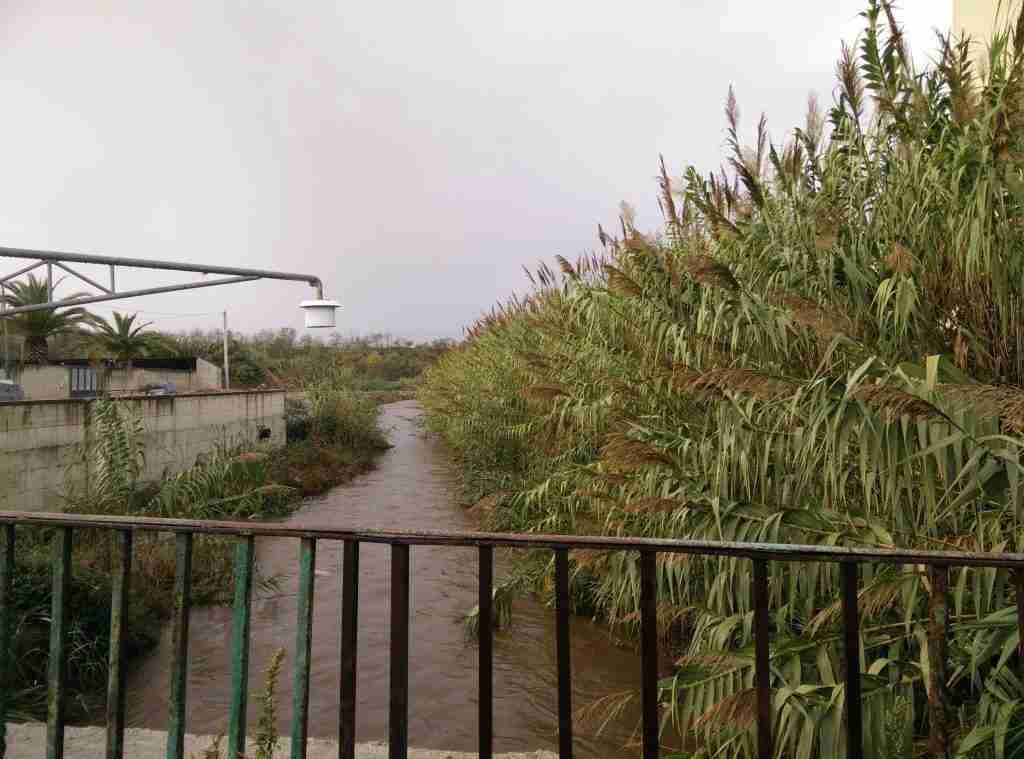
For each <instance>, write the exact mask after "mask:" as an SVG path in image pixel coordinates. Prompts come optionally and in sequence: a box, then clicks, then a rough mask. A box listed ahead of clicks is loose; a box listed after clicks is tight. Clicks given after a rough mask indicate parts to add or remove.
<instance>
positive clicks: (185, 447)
mask: <svg viewBox="0 0 1024 759" xmlns="http://www.w3.org/2000/svg"><path fill="white" fill-rule="evenodd" d="M284 397H285V394H284V392H283V391H277V390H270V391H265V390H257V391H246V392H238V393H225V392H220V393H209V394H196V395H178V396H164V397H155V398H140V397H132V398H126V399H124V402H125V403H130V404H131V405H132V406H133V408H135V410H136V411H137V412H138V413H139V414H140V415H141V416H142V420H143V424H144V426H145V444H146V470H145V478H146V479H149V480H158V479H160V478H162V477H164V476H167V475H169V474H173V473H176V472H179V471H181V470H182V469H185V468H187V467H189V466H191V465H192V464H194V463H195V461H196V458H197V457H198V456H200V455H202V454H204V453H207V452H209V451H210V450H212V449H214V448H215V447H216V446H217V445H218V444H219V443H221V442H228V443H233V442H240V441H243V440H244V441H253V442H255V443H256V444H257V445H258V446H265V447H273V446H279V445H283V444H284V442H285V425H284ZM92 403H94V401H84V400H73V399H70V398H69V399H61V400H53V401H18V402H13V403H0V509H6V510H18V511H45V510H60V509H61V507H62V499H61V494H62V493H63V492H64V490H65V486H66V484H68V483H71V484H74V483H76V482H79V478H80V476H81V475H80V473H78V472H76V470H74V469H73V468H69V467H71V465H72V463H73V462H74V461H75V459H76V453H77V452H78V451H79V450H80V448H81V445H82V444H83V443H85V442H86V441H87V440H88V439H89V435H90V424H89V407H90V406H91V405H92ZM263 430H269V437H267V438H266V439H264V440H260V439H259V438H260V433H261V431H263Z"/></svg>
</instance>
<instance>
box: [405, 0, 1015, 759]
mask: <svg viewBox="0 0 1024 759" xmlns="http://www.w3.org/2000/svg"><path fill="white" fill-rule="evenodd" d="M863 17H864V24H865V26H864V32H863V34H862V36H861V38H860V40H859V41H858V43H857V44H856V45H855V46H844V47H843V48H842V50H841V54H840V58H839V62H838V64H837V68H836V71H837V82H836V90H835V93H836V95H835V101H834V103H833V104H832V105H831V107H830V108H828V109H827V110H823V109H822V108H821V107H820V106H819V105H818V103H817V101H816V100H815V99H813V98H812V99H811V100H810V102H809V105H808V110H807V116H806V120H805V122H804V124H802V125H801V126H800V127H799V128H797V129H795V130H793V131H792V132H791V134H790V135H789V137H788V138H787V139H786V140H785V141H783V142H781V143H776V142H775V141H774V140H773V139H772V138H771V137H770V135H769V132H768V128H767V122H766V119H765V118H764V117H763V116H762V117H761V118H760V119H759V120H758V121H757V122H756V125H755V130H754V135H755V137H754V141H753V143H752V144H749V145H748V144H744V143H743V141H742V140H741V139H740V136H739V135H740V133H741V125H742V120H741V116H740V109H739V106H738V103H737V99H736V97H735V96H734V94H733V92H732V91H731V90H730V92H729V95H728V98H727V100H726V106H725V118H726V135H727V144H728V149H729V156H728V160H727V162H726V164H725V165H724V166H723V167H722V169H721V170H719V171H716V172H714V173H712V174H709V175H702V174H700V173H699V172H698V171H697V170H696V169H694V168H692V167H691V168H685V169H684V170H683V171H682V172H680V173H673V172H670V171H669V170H668V167H667V166H666V164H665V163H664V161H662V164H661V166H660V177H659V187H658V190H659V200H660V205H661V208H662V211H663V213H664V217H665V224H664V228H663V229H662V230H660V231H659V232H658V233H656V234H645V233H643V232H641V231H640V230H639V229H637V228H636V226H635V223H634V221H633V218H632V214H631V213H630V212H629V210H628V208H627V209H624V213H623V215H622V218H621V226H620V229H619V230H617V231H616V232H615V233H610V232H608V231H606V230H604V229H600V228H599V237H600V241H601V245H602V249H601V252H600V253H598V254H596V255H591V256H586V257H584V258H581V259H580V260H578V261H569V260H566V259H564V258H558V259H557V266H556V267H549V266H547V265H542V266H541V267H540V268H539V269H538V271H537V272H536V273H533V274H531V280H532V283H533V286H534V289H533V291H532V293H531V294H530V295H529V296H528V297H525V298H518V299H513V300H511V301H509V302H508V303H505V304H502V305H501V306H499V307H496V308H495V310H494V311H493V312H492V313H491V314H489V315H488V316H487V317H485V318H483V319H482V320H480V321H479V322H478V323H476V324H475V325H473V326H472V327H471V328H470V330H469V331H468V334H467V339H466V340H465V342H464V343H463V344H462V345H461V346H460V347H458V348H457V349H454V350H452V351H450V352H449V353H448V354H447V355H445V356H443V357H442V358H441V359H440V361H439V362H438V364H437V365H436V366H435V367H434V368H433V369H431V370H430V371H429V372H428V373H427V375H426V378H425V381H424V384H423V387H422V389H421V394H420V397H421V399H422V401H423V403H424V404H425V405H426V407H427V409H428V412H429V423H430V425H431V426H432V428H433V429H435V430H436V431H438V432H439V433H440V434H442V435H443V436H444V437H445V438H446V439H447V440H448V442H449V443H450V444H451V445H452V447H453V448H454V449H455V451H456V452H457V453H458V455H459V457H460V459H461V461H462V463H463V465H464V469H465V471H466V474H467V483H468V484H469V485H470V486H471V487H472V488H473V489H474V491H475V494H476V495H478V496H479V495H485V494H491V495H492V496H494V500H495V505H494V507H493V508H492V509H491V510H490V521H491V522H492V523H493V526H494V527H496V528H499V529H515V530H524V531H543V532H560V533H591V534H594V533H597V534H606V535H630V536H649V537H671V538H689V539H702V540H727V541H762V542H773V543H805V544H806V543H810V544H818V545H825V546H855V547H882V548H896V547H901V548H921V549H944V550H969V551H988V552H1003V551H1021V550H1024V478H1022V474H1024V469H1022V466H1021V453H1022V447H1024V391H1022V390H1021V386H1022V385H1024V318H1022V306H1024V16H1022V17H1021V20H1019V21H1018V22H1017V24H1016V25H1015V26H1014V27H1013V28H1011V29H1008V30H1006V31H1004V32H1002V33H1000V34H998V35H997V36H996V38H995V40H994V41H993V42H992V44H991V46H990V47H988V48H986V49H985V50H984V51H982V50H981V48H980V47H979V44H978V43H974V42H972V41H970V40H962V39H957V38H953V37H941V38H940V39H939V41H938V51H937V54H936V62H935V64H934V65H931V66H928V67H925V68H919V67H917V66H916V65H915V63H914V61H912V60H911V58H910V55H909V53H908V52H907V49H906V42H905V39H904V36H903V31H902V29H901V27H900V26H899V24H898V22H897V19H896V17H895V13H894V11H893V8H892V4H891V3H890V2H888V1H887V0H869V2H868V4H867V8H866V10H865V12H864V14H863ZM574 559H575V580H576V581H575V582H574V587H575V588H579V589H580V592H581V593H585V594H586V595H587V606H588V607H589V608H593V609H594V612H595V614H596V615H598V616H600V617H602V618H603V619H605V620H606V621H607V622H609V623H610V624H612V625H614V626H616V627H617V628H620V629H622V630H625V631H627V632H629V631H635V627H636V625H637V620H638V618H639V615H638V609H639V581H638V577H639V572H638V567H637V559H636V557H635V556H630V555H608V554H600V553H577V554H576V555H575V557H574ZM657 577H658V591H659V598H660V603H659V609H658V618H659V626H660V628H661V634H662V637H663V639H664V642H665V644H666V645H667V646H669V647H670V648H671V650H672V651H673V652H674V654H675V656H674V662H675V664H674V666H673V667H672V668H671V670H670V671H666V672H665V677H664V678H663V679H662V681H661V684H660V689H659V690H660V693H661V710H662V715H663V718H664V724H665V725H666V726H671V727H672V730H669V731H667V732H666V733H665V740H666V742H669V741H671V742H673V745H674V747H675V748H677V749H678V750H679V751H680V752H681V753H682V754H683V755H685V756H692V757H710V756H715V757H737V758H741V757H742V758H745V757H753V756H755V733H754V713H755V712H754V709H753V704H754V692H753V689H752V686H753V640H752V614H753V611H752V603H753V599H752V597H751V584H750V571H749V562H746V561H743V560H738V559H725V558H717V557H712V558H697V557H677V556H661V557H659V561H658V573H657ZM860 579H861V591H860V597H859V602H860V607H861V608H860V611H861V616H862V620H863V627H862V630H861V644H862V647H863V651H864V654H863V656H864V673H863V682H864V694H863V699H864V701H863V707H864V712H865V719H866V727H865V740H866V744H867V749H866V750H867V755H869V756H885V757H905V756H911V755H912V753H914V752H916V751H918V750H923V749H924V748H927V749H928V750H929V751H931V752H932V754H934V755H942V756H950V755H953V754H954V753H956V754H958V755H960V756H970V757H1001V756H1005V755H1007V752H1009V751H1012V750H1017V749H1019V747H1020V746H1021V745H1022V737H1024V707H1022V705H1024V681H1022V679H1021V677H1020V675H1019V672H1020V667H1021V666H1022V665H1024V661H1022V659H1021V656H1020V654H1019V653H1018V644H1019V641H1018V635H1017V627H1016V621H1015V607H1014V603H1015V599H1014V594H1013V592H1012V589H1011V588H1010V585H1009V583H1008V581H1007V578H1006V577H1005V575H1002V574H999V573H997V572H995V571H993V570H987V569H955V570H952V571H951V573H950V588H951V599H950V605H949V607H948V610H946V607H945V606H944V605H941V604H936V603H931V602H932V601H933V600H934V596H933V587H932V584H931V582H930V578H929V577H928V575H927V573H926V572H925V570H924V568H923V567H918V566H898V567H884V566H864V567H863V568H862V570H861V578H860ZM769 588H770V599H769V600H770V603H771V608H772V610H773V619H772V628H773V629H772V647H771V663H772V674H771V686H772V689H773V712H774V727H775V734H776V755H777V756H779V757H791V756H792V757H831V756H842V755H843V752H844V751H845V728H844V726H843V720H844V716H843V706H844V699H845V697H846V695H845V690H844V687H843V677H842V672H843V668H844V666H845V662H844V657H843V655H842V649H841V645H840V641H841V634H842V630H841V627H840V619H839V617H840V614H839V611H840V610H839V606H838V603H837V601H836V597H837V588H838V576H837V570H836V569H835V568H834V567H829V566H819V565H813V564H783V563H775V564H773V565H772V567H771V576H770V583H769ZM936 615H941V618H937V617H936ZM936 623H939V627H938V628H936V626H935V625H936ZM943 627H944V628H945V629H946V630H948V650H949V664H948V668H947V669H946V670H945V671H944V673H942V674H943V677H942V678H941V680H942V682H941V684H940V685H939V686H938V690H937V691H936V689H935V688H934V687H932V686H930V685H929V684H928V682H929V677H928V675H929V672H930V668H931V667H933V666H935V662H934V660H933V659H930V658H929V654H928V651H929V642H930V638H929V630H931V631H933V633H934V630H936V629H942V628H943ZM932 645H934V643H932ZM930 691H931V692H930ZM671 736H674V737H671Z"/></svg>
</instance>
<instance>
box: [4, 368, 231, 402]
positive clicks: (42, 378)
mask: <svg viewBox="0 0 1024 759" xmlns="http://www.w3.org/2000/svg"><path fill="white" fill-rule="evenodd" d="M99 371H100V372H102V373H103V376H104V381H105V383H106V385H105V387H106V389H107V391H108V392H110V393H114V394H120V393H132V392H138V391H139V389H140V388H142V387H143V386H144V385H155V384H163V383H167V382H171V383H173V384H174V386H175V389H176V390H177V392H179V393H193V392H201V391H204V390H219V389H220V388H221V385H222V382H221V370H220V367H218V366H215V365H213V364H211V363H210V362H209V361H204V360H203V359H201V358H199V359H196V370H195V371H194V372H190V371H184V370H176V369H143V368H140V367H134V368H132V369H100V370H99ZM68 372H69V368H68V367H67V366H58V365H47V364H42V365H38V366H36V365H31V364H29V365H25V366H22V367H20V368H19V369H17V370H15V372H14V376H13V377H12V379H13V380H14V381H15V382H17V383H18V384H19V385H21V388H22V390H23V391H24V392H25V397H26V398H27V399H31V400H40V399H50V398H67V397H68V395H69V388H68V381H69V374H68Z"/></svg>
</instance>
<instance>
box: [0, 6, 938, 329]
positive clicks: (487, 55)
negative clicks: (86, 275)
mask: <svg viewBox="0 0 1024 759" xmlns="http://www.w3.org/2000/svg"><path fill="white" fill-rule="evenodd" d="M901 5H902V11H901V18H902V20H903V22H904V23H905V25H906V27H907V31H908V34H909V36H910V39H911V41H912V46H913V48H914V49H915V51H917V53H916V54H917V57H918V59H919V61H920V60H924V59H925V58H927V54H928V53H929V52H930V51H931V50H932V49H934V44H933V41H934V35H933V32H932V30H933V29H936V28H938V29H943V30H945V29H947V28H948V27H949V25H950V23H951V16H952V9H951V6H952V0H903V2H902V4H901ZM863 6H864V3H863V2H862V0H830V1H828V0H783V1H782V2H772V3H769V2H763V1H762V0H717V2H697V1H696V0H692V1H691V0H675V2H669V1H668V0H633V2H629V3H626V2H616V3H612V2H602V1H601V0H598V1H597V2H594V1H593V0H591V1H589V2H576V1H575V0H514V1H510V2H497V0H467V1H465V2H463V1H461V0H432V1H431V2H413V1H412V0H406V2H394V1H393V0H376V1H375V2H363V3H339V2H321V1H320V0H309V1H307V2H300V3H295V2H280V3H263V2H245V3H242V2H233V3H219V2H200V1H198V0H182V1H180V2H174V3H166V2H121V1H119V0H105V1H103V2H85V1H84V0H68V1H67V2H56V1H48V0H36V1H35V2H31V1H30V0H25V1H23V2H18V1H16V0H0V21H2V24H0V103H2V116H0V167H2V172H3V178H4V181H3V182H2V183H0V244H2V245H10V246H21V247H32V248H50V249H58V250H74V251H82V252H93V253H104V254H109V255H124V256H138V257H152V258H172V259H180V260H191V261H198V262H208V263H218V264H222V265H237V266H252V267H260V268H278V269H287V270H296V271H309V272H310V273H314V274H319V275H321V276H322V277H323V278H324V280H325V282H326V285H327V289H328V294H329V295H330V296H333V297H335V298H337V299H338V300H340V301H341V302H342V303H343V304H344V310H343V311H342V312H340V313H339V331H342V332H348V333H356V334H363V333H367V332H372V331H389V332H392V333H394V334H397V335H402V336H407V337H412V338H431V337H435V336H457V335H459V334H460V333H461V329H462V327H463V326H464V325H465V324H467V323H468V322H470V321H471V320H472V319H473V318H475V317H476V316H477V315H478V314H480V313H481V312H482V311H484V310H486V309H487V308H489V306H490V305H491V304H492V303H493V302H494V301H496V300H497V299H499V298H504V297H505V296H507V295H508V294H509V293H510V292H511V291H512V290H513V289H517V288H521V286H522V282H523V278H522V274H521V267H522V266H523V265H529V266H532V265H533V264H535V263H536V262H537V261H540V260H543V259H548V260H550V258H551V257H552V256H553V255H554V254H556V253H560V254H563V255H566V256H569V257H571V256H574V255H577V254H579V253H582V252H585V251H587V250H590V249H593V248H594V247H595V245H596V240H595V231H596V225H597V223H598V222H602V223H604V224H605V225H606V226H609V225H613V224H614V223H615V218H616V215H617V208H618V203H619V201H620V200H627V201H629V202H630V203H632V204H633V205H634V206H635V207H636V208H637V209H638V211H639V221H640V224H641V226H645V227H647V228H654V227H655V226H656V225H657V221H658V217H657V212H656V211H657V206H656V200H655V197H656V184H655V181H654V175H655V172H656V170H657V161H658V154H659V153H663V154H664V155H665V158H666V160H667V161H668V163H669V166H670V169H671V170H672V171H673V173H678V171H680V170H681V168H682V167H683V166H684V165H685V164H686V163H693V164H695V165H697V166H698V167H700V168H702V169H705V170H706V169H710V168H713V167H714V166H715V165H717V163H718V162H719V160H720V157H721V153H722V141H723V129H722V126H723V119H722V102H723V99H724V96H725V92H726V89H727V87H728V85H729V84H730V83H732V84H734V85H735V87H736V92H737V96H738V98H739V102H740V107H741V110H742V112H743V117H744V120H745V121H746V122H747V123H748V124H752V123H753V122H754V121H755V120H756V118H757V116H758V114H759V113H760V112H761V111H762V110H763V111H765V112H767V115H768V120H769V125H770V127H771V129H772V136H773V137H774V138H775V139H776V140H781V139H782V138H784V136H785V133H786V131H787V130H788V129H789V128H790V127H792V126H793V125H795V124H797V123H799V122H800V121H801V120H802V116H803V112H804V109H805V103H806V98H807V94H808V92H809V91H816V92H818V93H819V95H820V97H821V100H822V103H823V104H828V103H830V102H831V93H832V86H833V73H832V70H833V62H834V60H835V57H836V53H837V50H838V45H839V40H840V39H852V38H853V37H854V36H855V35H856V34H857V32H858V30H859V29H860V19H859V18H858V13H859V12H860V11H861V10H862V9H863ZM0 263H2V262H0ZM7 268H8V269H13V268H14V266H10V267H7ZM167 281H168V279H167V278H166V277H164V278H160V277H159V276H157V277H155V278H154V275H152V274H145V273H140V274H137V275H135V276H133V277H131V278H128V277H127V276H125V277H122V282H121V283H119V284H121V285H124V286H127V285H130V284H138V285H140V286H145V285H150V284H164V283H166V282H167ZM307 294H308V291H307V289H306V288H305V287H304V286H302V285H299V284H290V283H279V282H278V283H255V284H248V285H238V286H232V287H228V288H223V289H220V288H214V289H210V290H203V291H196V292H193V293H179V294H175V295H167V296H159V297H152V298H147V299H144V300H137V301H126V302H124V303H123V304H118V306H117V307H118V308H119V309H122V310H126V311H134V310H136V309H142V310H144V311H145V312H148V313H147V316H148V317H149V318H153V319H154V320H156V322H157V324H158V325H159V326H161V327H163V328H167V329H185V328H192V327H214V326H217V325H218V324H219V318H218V317H215V316H214V315H212V313H210V312H216V311H219V310H220V309H221V308H223V307H224V306H225V304H226V306H227V308H228V310H229V312H230V315H231V322H232V327H233V328H236V329H245V330H248V331H254V330H257V329H262V328H275V327H280V326H295V327H298V326H300V324H301V315H300V314H299V312H298V311H297V309H296V308H295V306H296V304H297V301H298V300H300V299H302V298H304V297H307ZM97 310H100V311H101V312H109V311H110V310H111V309H110V307H109V306H108V307H107V308H105V309H102V310H101V309H97ZM184 314H203V315H200V316H182V315H184Z"/></svg>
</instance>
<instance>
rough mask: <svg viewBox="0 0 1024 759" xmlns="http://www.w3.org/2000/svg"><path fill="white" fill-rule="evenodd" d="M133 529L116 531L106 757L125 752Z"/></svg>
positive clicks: (116, 757) (115, 757) (117, 756)
mask: <svg viewBox="0 0 1024 759" xmlns="http://www.w3.org/2000/svg"><path fill="white" fill-rule="evenodd" d="M131 571H132V532H131V530H119V531H118V533H117V564H116V565H115V567H114V577H113V588H112V590H111V597H110V658H109V663H108V666H107V759H121V758H122V757H123V756H124V727H125V725H124V699H125V666H124V665H125V662H124V652H125V646H124V639H125V625H126V624H127V622H128V596H129V594H130V592H131Z"/></svg>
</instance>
